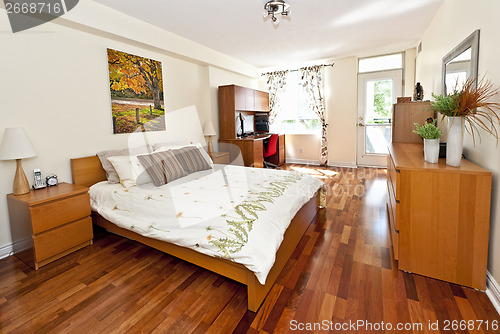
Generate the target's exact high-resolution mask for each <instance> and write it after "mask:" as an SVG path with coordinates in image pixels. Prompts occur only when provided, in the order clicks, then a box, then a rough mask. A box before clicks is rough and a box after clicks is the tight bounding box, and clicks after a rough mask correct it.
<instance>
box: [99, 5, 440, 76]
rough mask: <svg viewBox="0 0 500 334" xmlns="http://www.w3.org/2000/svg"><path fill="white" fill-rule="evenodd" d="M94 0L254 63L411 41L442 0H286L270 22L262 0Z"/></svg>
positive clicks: (392, 47) (382, 48) (396, 47)
mask: <svg viewBox="0 0 500 334" xmlns="http://www.w3.org/2000/svg"><path fill="white" fill-rule="evenodd" d="M96 1H97V2H99V3H101V4H104V5H106V6H109V7H111V8H114V9H115V10H118V11H120V12H123V13H125V14H128V15H130V16H133V17H135V18H138V19H140V20H143V21H145V22H148V23H151V24H153V25H156V26H158V27H160V28H163V29H165V30H167V31H170V32H173V33H175V34H177V35H180V36H183V37H185V38H188V39H190V40H192V41H195V42H197V43H199V44H202V45H205V46H207V47H209V48H211V49H214V50H216V51H219V52H222V53H224V54H226V55H229V56H231V57H234V58H236V59H239V60H241V61H244V62H246V63H249V64H251V65H254V66H256V67H259V68H268V67H276V66H279V67H283V66H287V65H294V64H303V63H307V62H314V61H317V60H324V59H334V58H340V57H346V56H366V55H375V54H381V53H386V52H396V51H403V50H406V49H408V48H412V47H415V46H416V45H417V43H418V42H419V40H420V38H421V37H422V34H423V31H424V30H425V28H426V27H427V25H428V24H429V23H430V21H431V19H432V17H433V16H434V14H435V12H436V11H437V9H438V8H439V6H440V4H441V3H442V0H286V2H287V3H289V4H290V5H291V14H290V16H289V18H288V19H286V18H285V19H282V20H281V23H280V24H279V26H277V27H275V26H273V24H272V22H271V20H270V19H264V18H263V12H264V3H265V2H266V1H265V0H140V1H133V0H96ZM280 17H281V16H280Z"/></svg>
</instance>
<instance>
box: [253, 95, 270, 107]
mask: <svg viewBox="0 0 500 334" xmlns="http://www.w3.org/2000/svg"><path fill="white" fill-rule="evenodd" d="M254 94H255V110H256V111H269V93H267V92H261V91H260V90H256V91H254Z"/></svg>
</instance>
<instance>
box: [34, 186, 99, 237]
mask: <svg viewBox="0 0 500 334" xmlns="http://www.w3.org/2000/svg"><path fill="white" fill-rule="evenodd" d="M88 216H90V196H89V194H88V193H86V194H81V195H78V196H73V197H69V198H66V199H63V200H60V201H54V202H50V203H48V204H44V205H39V206H35V207H32V208H31V219H32V224H33V234H37V233H41V232H43V231H47V230H50V229H52V228H54V227H58V226H61V225H63V224H66V223H68V222H71V221H74V220H77V219H80V218H83V217H88Z"/></svg>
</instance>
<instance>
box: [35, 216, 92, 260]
mask: <svg viewBox="0 0 500 334" xmlns="http://www.w3.org/2000/svg"><path fill="white" fill-rule="evenodd" d="M90 239H92V219H91V218H90V217H86V218H83V219H80V220H77V221H76V222H73V223H70V224H67V225H64V226H61V227H59V228H56V229H53V230H51V231H48V232H45V233H42V234H39V235H36V236H34V237H33V244H34V246H35V260H36V261H37V262H40V261H43V260H45V259H48V258H50V257H52V256H54V255H57V254H59V253H61V252H64V251H66V250H68V249H70V248H72V247H75V246H78V245H80V244H82V243H84V242H86V241H89V240H90Z"/></svg>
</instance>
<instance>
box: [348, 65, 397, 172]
mask: <svg viewBox="0 0 500 334" xmlns="http://www.w3.org/2000/svg"><path fill="white" fill-rule="evenodd" d="M376 79H380V80H383V79H392V80H394V82H396V83H397V82H399V83H400V85H397V84H395V85H394V86H393V90H392V104H394V103H396V100H397V97H398V96H403V86H404V82H403V69H395V70H385V71H375V72H366V73H358V108H357V109H358V110H357V115H356V165H357V166H369V167H386V165H387V154H377V153H370V154H365V153H364V150H365V147H366V131H365V129H366V126H365V122H364V115H365V111H364V108H365V102H366V94H365V84H366V82H367V81H373V80H376ZM391 109H392V107H391ZM360 117H363V119H362V120H361V119H360ZM359 123H362V124H363V126H359ZM391 123H392V119H391ZM391 138H392V126H391ZM361 152H363V153H361Z"/></svg>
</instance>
